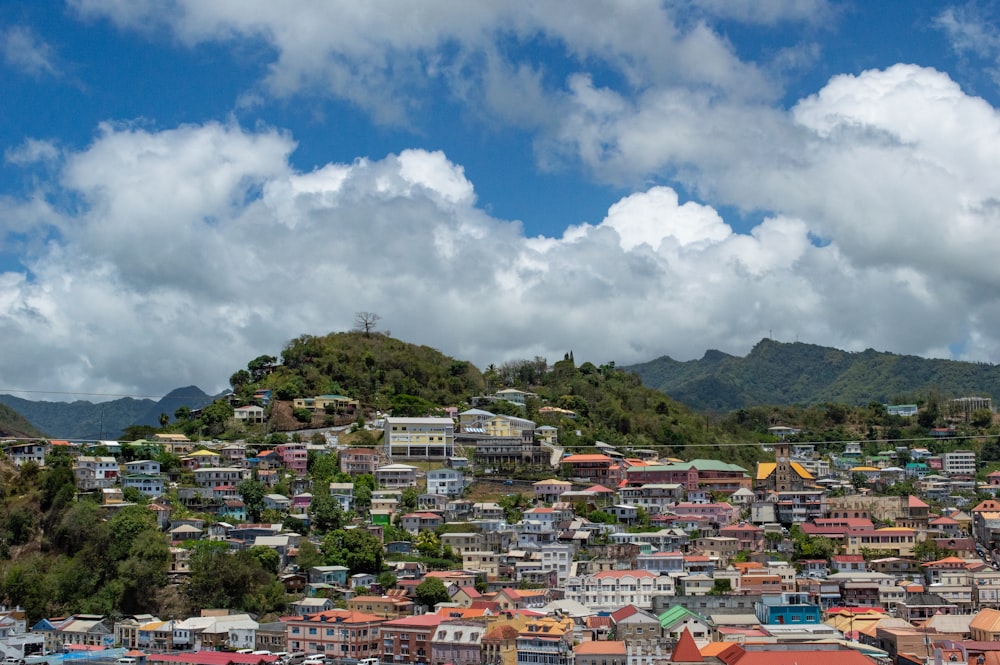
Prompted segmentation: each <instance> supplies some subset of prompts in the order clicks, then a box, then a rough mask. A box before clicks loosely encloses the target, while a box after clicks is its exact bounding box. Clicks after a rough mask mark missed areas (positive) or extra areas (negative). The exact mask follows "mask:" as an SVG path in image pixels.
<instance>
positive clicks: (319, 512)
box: [309, 488, 346, 534]
mask: <svg viewBox="0 0 1000 665" xmlns="http://www.w3.org/2000/svg"><path fill="white" fill-rule="evenodd" d="M309 516H310V518H311V519H312V522H311V523H312V527H313V529H315V530H316V532H317V533H319V534H325V533H328V532H330V531H336V530H338V529H342V528H344V522H345V521H346V516H345V515H344V509H343V508H341V507H340V502H339V501H337V500H336V499H335V498H333V497H332V496H331V495H330V490H329V489H326V490H324V489H322V488H321V489H320V490H319V491H317V492H316V493H314V494H313V497H312V501H311V502H310V503H309Z"/></svg>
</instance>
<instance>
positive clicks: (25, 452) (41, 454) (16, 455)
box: [4, 441, 46, 466]
mask: <svg viewBox="0 0 1000 665" xmlns="http://www.w3.org/2000/svg"><path fill="white" fill-rule="evenodd" d="M45 448H46V446H45V444H44V443H42V442H39V441H31V442H27V443H16V442H14V443H8V444H7V445H6V446H4V453H6V455H7V457H9V458H10V460H11V461H12V462H13V463H14V465H15V466H23V465H24V464H27V463H28V462H32V463H34V464H37V465H38V466H45Z"/></svg>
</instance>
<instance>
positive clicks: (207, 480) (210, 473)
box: [193, 466, 250, 487]
mask: <svg viewBox="0 0 1000 665" xmlns="http://www.w3.org/2000/svg"><path fill="white" fill-rule="evenodd" d="M193 473H194V482H195V483H196V484H197V485H198V487H216V486H218V485H239V484H240V483H241V482H243V481H244V480H247V479H248V478H250V470H249V469H239V468H235V467H225V466H219V467H208V468H204V469H195V470H194V471H193Z"/></svg>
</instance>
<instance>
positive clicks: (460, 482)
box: [427, 469, 465, 496]
mask: <svg viewBox="0 0 1000 665" xmlns="http://www.w3.org/2000/svg"><path fill="white" fill-rule="evenodd" d="M464 489H465V475H464V474H463V473H462V472H461V471H458V470H456V469H434V470H433V471H428V472H427V493H428V494H440V495H441V496H459V495H460V494H461V493H462V490H464Z"/></svg>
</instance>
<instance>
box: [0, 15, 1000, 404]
mask: <svg viewBox="0 0 1000 665" xmlns="http://www.w3.org/2000/svg"><path fill="white" fill-rule="evenodd" d="M272 5H274V3H270V2H265V1H264V0H260V1H249V0H248V1H246V2H222V1H220V2H213V3H203V2H198V1H196V0H174V1H173V2H133V3H119V2H115V1H113V0H72V1H70V2H67V3H57V2H52V3H37V2H15V1H12V2H6V3H4V4H3V5H2V6H0V55H2V62H0V70H2V72H3V75H2V77H0V94H2V96H3V99H4V100H5V101H4V103H3V104H2V105H0V151H2V154H3V160H2V162H0V334H3V335H4V337H5V339H6V340H9V345H8V348H9V349H10V353H8V354H6V356H7V357H5V358H3V359H0V388H3V389H15V388H21V389H25V390H28V389H30V390H65V391H79V392H121V393H123V394H156V393H158V392H166V391H168V390H170V389H171V388H173V387H175V386H178V385H183V384H188V383H197V384H198V385H200V386H202V387H203V388H205V389H206V390H214V389H218V388H221V387H223V385H224V384H225V380H226V378H227V377H228V376H229V374H231V373H232V372H233V371H235V369H237V368H239V367H240V366H242V365H243V364H244V363H245V362H246V360H247V359H249V358H252V357H254V356H256V355H259V354H261V353H277V352H279V351H280V349H281V347H282V345H283V344H284V343H285V342H286V341H287V340H289V339H291V338H293V337H296V336H298V335H300V334H303V333H309V334H325V333H326V332H330V331H334V330H344V329H348V328H350V327H351V325H352V321H353V316H354V313H355V312H357V311H360V310H368V311H377V312H378V313H379V314H380V315H381V316H382V318H383V321H384V324H385V327H386V328H388V329H390V330H391V331H392V332H393V334H394V335H396V336H399V337H401V338H403V339H407V340H409V341H414V342H418V343H422V344H430V345H432V346H435V347H437V348H440V349H441V350H443V351H445V352H446V353H449V354H451V355H455V356H458V357H463V358H469V359H471V360H473V361H474V362H476V363H478V364H486V363H489V362H502V361H503V360H507V359H512V358H519V357H532V356H534V355H543V356H547V357H550V358H557V357H561V355H562V353H563V352H565V351H566V350H569V349H573V350H574V354H575V357H577V358H583V359H589V360H592V361H594V362H605V361H608V360H615V361H616V362H618V363H619V364H625V363H629V362H638V361H644V360H649V359H651V358H653V357H656V356H659V355H663V354H669V355H671V356H673V357H676V358H682V359H686V358H691V357H698V356H700V355H701V354H702V353H703V352H704V350H706V349H707V348H719V349H722V350H725V351H727V352H730V353H738V354H744V353H746V352H747V351H748V350H749V348H750V347H751V346H752V345H753V343H754V342H756V341H757V340H759V339H760V338H761V337H763V336H765V335H767V334H769V332H770V334H772V335H774V336H775V338H777V339H784V340H793V339H799V340H802V341H809V342H814V343H819V344H828V345H831V346H838V347H840V348H847V349H852V350H862V349H864V348H867V347H874V348H877V349H879V350H889V351H895V352H900V353H915V354H921V355H930V356H941V357H955V358H967V359H974V360H985V361H989V362H996V361H997V360H998V359H1000V337H998V335H997V333H996V332H995V331H996V330H998V329H1000V328H998V327H997V325H996V324H997V323H1000V302H998V301H997V297H996V295H995V294H996V293H998V290H997V288H996V287H997V286H998V282H1000V273H998V271H997V270H996V269H995V268H994V267H993V264H995V261H994V260H993V257H992V256H991V254H990V253H989V251H988V250H989V248H990V247H992V245H993V243H992V241H993V240H1000V238H994V237H993V236H994V235H1000V229H998V228H997V223H998V222H1000V218H998V216H997V212H996V211H997V210H998V208H997V204H996V202H997V201H1000V191H998V190H1000V185H998V184H997V183H996V182H994V179H992V178H990V177H989V175H988V174H989V173H990V172H991V169H995V167H996V166H1000V164H997V162H1000V155H998V154H995V153H997V152H998V150H995V149H994V148H993V146H995V145H1000V141H998V138H1000V120H998V114H997V105H998V102H1000V100H998V83H1000V31H998V27H997V26H998V25H1000V15H998V12H997V11H996V10H995V9H993V7H992V5H990V4H988V3H964V2H962V3H956V4H948V3H941V2H903V1H898V2H881V3H861V2H826V1H823V0H758V1H754V2H751V1H750V0H683V1H678V2H674V3H656V2H646V1H641V0H636V1H635V2H630V3H620V2H610V1H599V0H592V1H588V2H580V3H574V4H572V5H568V6H567V5H563V4H556V3H550V4H539V3H520V2H508V3H469V4H465V3H461V4H458V3H452V2H445V1H441V2H426V3H408V2H384V3H364V4H358V3H353V2H346V1H345V2H343V3H339V2H333V1H331V2H318V3H309V2H301V3H288V4H283V5H282V7H281V8H276V7H274V6H272ZM992 172H995V170H993V171H992ZM137 331H142V333H141V334H137Z"/></svg>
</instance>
